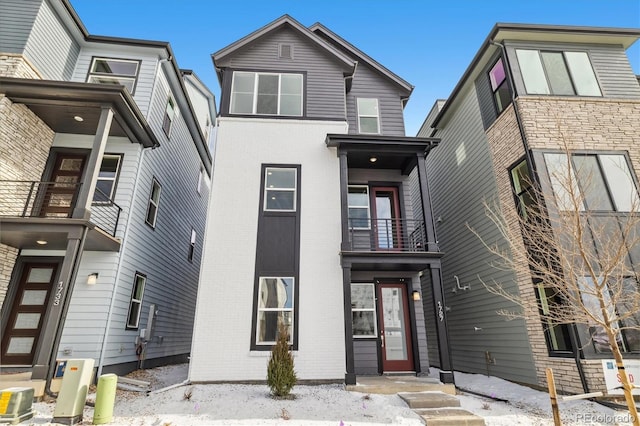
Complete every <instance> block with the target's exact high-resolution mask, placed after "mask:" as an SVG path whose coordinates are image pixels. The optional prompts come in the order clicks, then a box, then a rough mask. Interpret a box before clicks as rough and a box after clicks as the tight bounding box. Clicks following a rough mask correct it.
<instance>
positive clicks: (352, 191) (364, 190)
mask: <svg viewBox="0 0 640 426" xmlns="http://www.w3.org/2000/svg"><path fill="white" fill-rule="evenodd" d="M347 202H348V205H349V227H350V228H352V229H370V228H371V223H370V218H371V214H370V207H369V187H368V186H366V185H349V194H348V197H347Z"/></svg>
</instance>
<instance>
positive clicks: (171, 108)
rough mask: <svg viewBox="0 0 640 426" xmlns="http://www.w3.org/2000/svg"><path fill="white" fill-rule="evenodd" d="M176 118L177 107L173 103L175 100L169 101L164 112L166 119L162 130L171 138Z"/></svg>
mask: <svg viewBox="0 0 640 426" xmlns="http://www.w3.org/2000/svg"><path fill="white" fill-rule="evenodd" d="M175 116H176V107H175V104H174V102H173V99H171V98H169V99H167V106H166V108H165V110H164V119H163V120H162V130H163V131H164V134H165V135H167V137H169V135H170V134H171V124H172V123H173V119H174V118H175Z"/></svg>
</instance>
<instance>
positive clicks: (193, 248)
mask: <svg viewBox="0 0 640 426" xmlns="http://www.w3.org/2000/svg"><path fill="white" fill-rule="evenodd" d="M196 236H197V234H196V231H195V229H193V228H191V242H190V243H189V256H188V259H189V262H193V254H194V253H195V251H196Z"/></svg>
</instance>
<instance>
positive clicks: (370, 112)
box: [358, 98, 380, 134]
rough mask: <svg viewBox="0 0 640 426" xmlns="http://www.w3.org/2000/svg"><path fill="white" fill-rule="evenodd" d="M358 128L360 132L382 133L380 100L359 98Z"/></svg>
mask: <svg viewBox="0 0 640 426" xmlns="http://www.w3.org/2000/svg"><path fill="white" fill-rule="evenodd" d="M358 129H359V131H360V133H373V134H379V133H380V112H379V109H378V100H377V99H371V98H358Z"/></svg>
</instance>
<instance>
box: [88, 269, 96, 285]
mask: <svg viewBox="0 0 640 426" xmlns="http://www.w3.org/2000/svg"><path fill="white" fill-rule="evenodd" d="M97 282H98V273H97V272H94V273H93V274H89V276H88V277H87V285H95V284H96V283H97Z"/></svg>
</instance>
